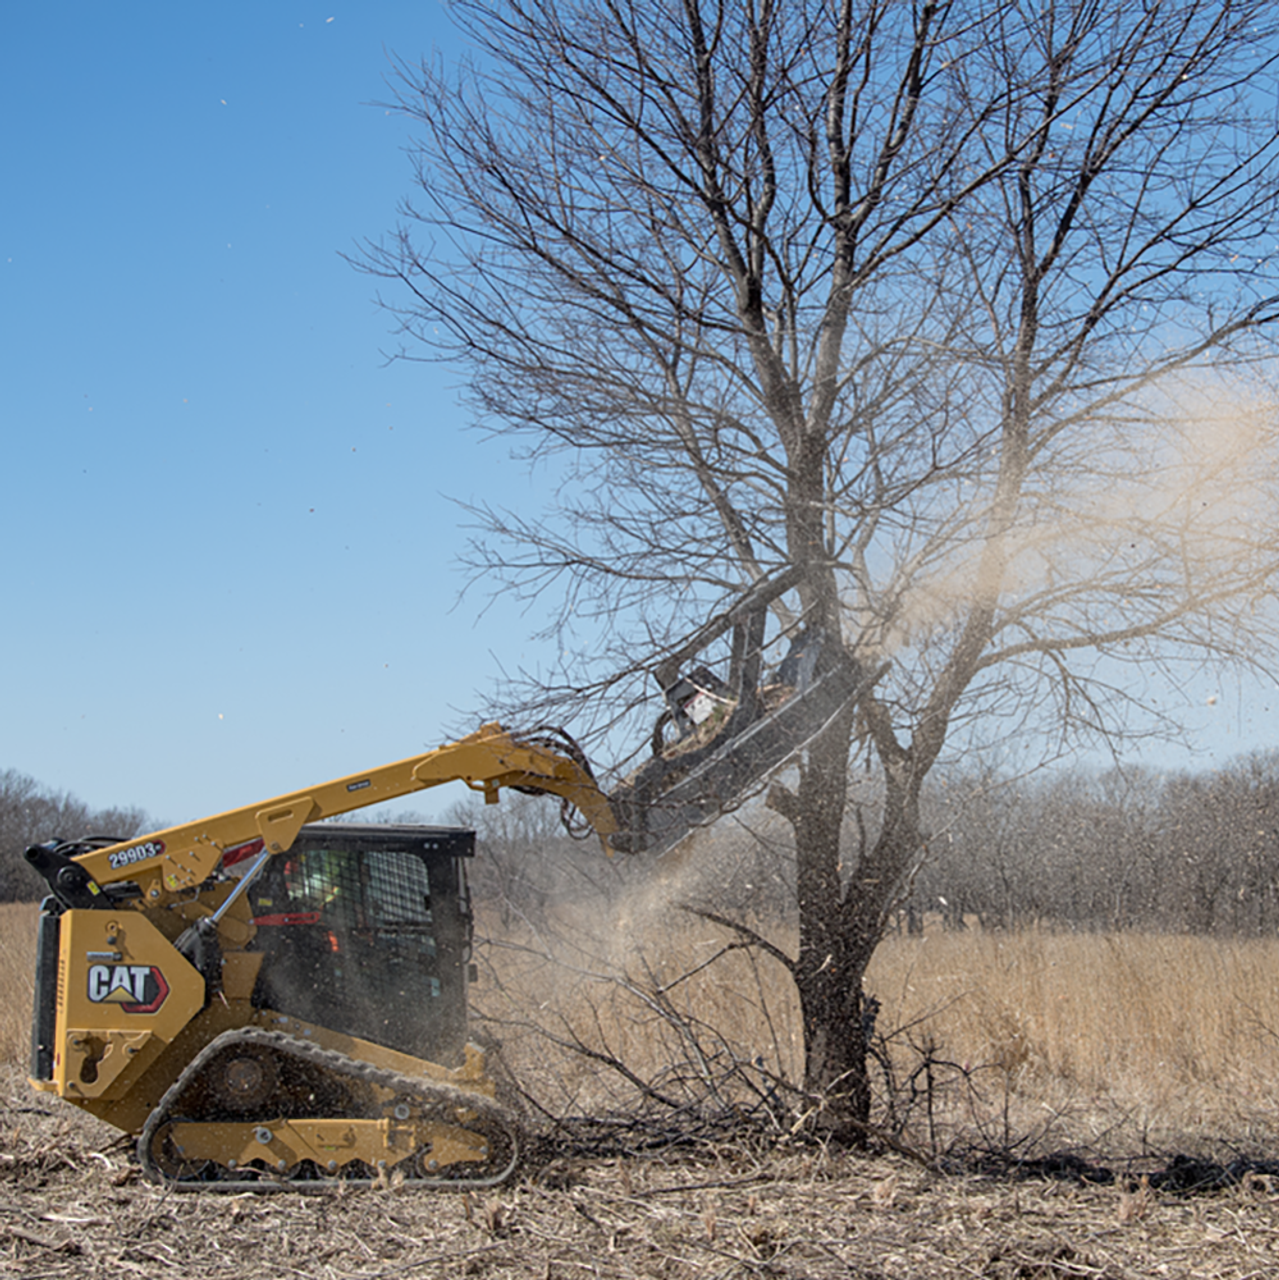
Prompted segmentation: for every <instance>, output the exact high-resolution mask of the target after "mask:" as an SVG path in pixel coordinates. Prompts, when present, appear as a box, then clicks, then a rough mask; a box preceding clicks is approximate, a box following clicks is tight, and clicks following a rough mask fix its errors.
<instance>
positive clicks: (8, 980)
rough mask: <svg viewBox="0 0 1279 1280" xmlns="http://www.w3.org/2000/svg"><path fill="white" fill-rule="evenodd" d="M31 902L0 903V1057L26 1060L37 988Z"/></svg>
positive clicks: (36, 909) (20, 1061)
mask: <svg viewBox="0 0 1279 1280" xmlns="http://www.w3.org/2000/svg"><path fill="white" fill-rule="evenodd" d="M37 914H38V908H37V907H35V906H34V905H33V904H31V903H24V902H10V903H0V991H3V992H4V998H3V999H2V1000H0V1061H3V1062H5V1063H18V1064H21V1065H22V1066H23V1067H25V1066H26V1064H27V1059H28V1057H29V1055H30V1047H31V1006H32V996H33V993H34V990H35V970H36V918H37Z"/></svg>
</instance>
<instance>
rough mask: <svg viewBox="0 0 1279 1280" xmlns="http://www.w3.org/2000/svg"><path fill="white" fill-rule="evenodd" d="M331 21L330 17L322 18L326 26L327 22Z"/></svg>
mask: <svg viewBox="0 0 1279 1280" xmlns="http://www.w3.org/2000/svg"><path fill="white" fill-rule="evenodd" d="M332 21H333V19H332V18H325V19H324V24H325V26H328V24H329V23H330V22H332Z"/></svg>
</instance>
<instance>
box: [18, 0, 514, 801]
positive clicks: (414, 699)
mask: <svg viewBox="0 0 1279 1280" xmlns="http://www.w3.org/2000/svg"><path fill="white" fill-rule="evenodd" d="M5 19H6V22H5V26H6V31H5V38H4V41H3V42H2V51H0V99H2V103H3V119H4V121H5V128H4V131H3V141H2V142H0V148H2V150H0V165H2V172H3V186H4V189H5V192H6V194H5V196H4V198H3V200H2V201H0V272H2V273H3V274H2V275H0V282H2V283H0V325H2V326H3V341H2V342H0V362H2V363H0V424H2V428H0V430H2V433H3V434H2V438H3V441H4V450H5V455H6V463H5V468H4V474H5V476H6V479H7V483H6V484H5V485H4V490H5V494H4V502H3V507H2V510H0V531H2V533H3V544H4V546H5V548H6V552H7V555H6V562H7V573H6V578H7V591H6V592H5V597H6V600H7V602H8V608H7V609H6V610H5V615H6V617H5V622H4V625H3V629H2V632H0V654H2V655H3V659H4V669H5V671H6V674H7V679H6V680H5V689H4V694H3V701H2V704H0V705H2V708H3V710H2V712H0V768H14V769H18V770H19V771H21V772H23V773H27V774H30V775H32V776H33V777H35V778H37V779H38V780H39V781H40V782H42V783H44V784H45V785H47V786H49V787H55V788H59V789H67V790H70V791H72V792H74V793H76V794H77V795H79V796H80V797H81V798H82V799H84V800H86V801H88V802H89V803H90V804H93V805H99V806H105V805H113V804H124V805H138V806H141V807H143V808H145V809H146V810H148V811H149V812H150V813H152V814H153V815H154V816H156V817H157V818H159V819H162V820H173V821H177V820H181V819H185V818H188V817H195V816H199V815H201V814H202V813H211V812H215V811H218V810H220V809H223V808H227V807H230V806H233V805H238V804H241V803H247V802H249V801H251V800H254V799H256V798H259V797H265V796H268V795H273V794H278V793H280V792H283V791H286V790H290V789H292V788H294V787H300V786H305V785H307V784H309V783H311V782H316V781H320V780H323V779H326V778H329V777H335V776H339V775H341V774H344V773H347V772H353V771H356V770H360V769H363V768H367V767H369V766H371V765H374V764H378V763H381V762H383V761H388V760H393V759H398V758H400V757H402V756H407V755H412V754H414V753H416V752H418V751H420V750H422V749H424V748H425V747H429V746H432V745H435V744H436V743H438V742H439V741H442V740H443V739H444V738H445V737H447V736H451V734H453V733H456V732H458V731H459V730H465V729H466V728H468V727H469V726H470V725H471V723H472V720H473V712H474V709H475V708H476V707H477V706H478V705H479V703H480V699H481V697H482V695H483V693H484V691H485V690H486V689H488V688H489V687H490V686H491V683H492V681H493V680H494V678H495V677H496V675H497V671H498V667H499V664H506V665H508V666H514V665H518V664H519V663H520V662H528V661H533V660H535V659H536V653H535V651H534V650H532V649H530V647H529V646H528V644H527V643H526V636H527V635H528V633H529V632H531V631H532V630H533V626H532V624H531V623H530V622H529V620H528V619H525V618H521V617H520V616H519V615H518V614H516V613H515V612H514V611H513V610H502V609H498V610H496V611H494V612H492V613H490V614H488V615H487V616H486V617H485V618H484V619H483V620H482V621H477V617H476V615H477V612H478V607H477V606H476V605H472V604H469V603H468V604H464V605H463V606H462V607H460V608H456V609H455V608H454V603H455V600H456V597H457V594H458V591H459V588H460V587H461V585H462V579H461V577H460V576H459V573H458V572H457V570H456V568H455V566H454V558H455V556H456V554H457V552H458V551H459V549H460V548H461V546H462V543H463V541H464V537H465V534H464V531H463V530H461V529H460V528H459V523H460V520H461V517H460V515H459V512H458V510H457V508H456V507H455V506H454V505H453V504H451V503H450V501H449V500H448V499H449V498H450V497H451V498H457V499H462V500H467V499H472V498H481V497H484V498H493V499H497V500H504V501H508V502H512V503H517V504H518V503H520V502H522V501H526V500H527V499H528V498H531V497H532V496H533V495H532V492H531V490H530V489H529V482H528V481H527V480H526V479H525V478H524V477H523V476H522V474H521V473H520V472H519V470H518V469H517V468H515V467H513V466H505V465H504V454H503V452H502V451H501V450H500V449H495V448H488V447H485V446H483V445H482V444H481V443H480V442H479V441H478V440H477V439H476V437H474V436H473V435H470V434H468V433H466V432H465V430H464V424H465V416H464V414H463V412H462V411H461V410H460V409H459V407H458V393H457V387H456V383H457V380H456V378H455V377H451V376H450V374H449V372H448V371H447V370H441V369H438V368H433V367H428V366H424V365H420V364H418V365H408V364H392V365H388V364H387V362H386V360H385V359H384V356H383V352H384V351H386V350H389V349H391V347H392V345H393V338H392V335H391V328H392V322H391V318H390V317H389V316H388V315H387V314H386V313H384V312H381V311H379V310H378V309H377V307H376V306H375V305H374V303H373V301H372V298H373V295H374V292H375V282H374V281H373V280H372V279H370V278H369V277H366V276H362V275H359V274H358V273H357V272H355V271H354V270H353V269H352V268H351V267H350V266H349V265H347V263H345V262H344V261H343V260H342V258H341V256H340V255H341V254H342V253H343V252H349V251H352V250H353V249H354V248H355V247H356V246H357V245H358V244H359V242H360V241H361V240H363V239H365V238H374V237H377V236H378V235H380V234H381V233H383V232H384V231H387V230H389V229H390V228H391V227H392V226H393V225H394V222H395V208H396V202H397V200H398V199H399V198H400V197H402V196H403V195H405V194H406V193H407V191H408V189H409V182H410V167H409V162H408V160H407V158H406V157H405V155H404V154H403V147H404V146H405V144H406V142H407V141H408V137H409V135H408V132H407V128H406V124H405V122H404V121H403V120H402V119H400V118H398V117H396V116H393V115H389V114H388V113H387V112H386V111H385V110H383V109H381V108H379V107H377V106H375V105H370V104H373V103H376V102H377V101H378V100H379V99H383V98H385V97H387V96H388V94H387V88H386V84H385V76H386V75H387V72H388V70H389V65H390V64H389V62H388V54H390V53H394V54H398V55H401V56H404V57H407V58H410V59H413V58H417V57H419V56H421V55H424V54H429V53H430V52H431V51H432V49H434V48H444V49H446V50H447V51H449V52H451V53H456V52H459V51H460V46H459V45H458V44H457V43H456V41H455V40H454V38H453V35H452V31H451V28H450V26H449V24H448V21H447V19H446V18H445V16H444V13H443V10H442V8H441V6H440V5H438V4H436V3H433V2H432V0H425V2H422V0H419V2H418V3H407V2H406V3H393V2H381V0H373V2H368V0H366V2H365V3H361V4H360V5H358V6H355V5H343V4H341V3H332V4H328V5H325V6H316V5H313V4H310V3H305V2H301V3H276V2H274V0H273V2H272V3H267V4H263V3H253V4H250V3H232V4H222V5H217V6H195V5H171V4H159V3H133V4H127V5H120V6H107V5H101V4H88V3H71V4H57V3H50V4H41V5H10V6H6V12H5ZM420 801H421V802H422V807H427V808H428V810H429V811H433V810H435V809H436V808H437V806H436V805H435V804H431V805H429V806H428V805H425V803H424V802H425V801H426V797H421V798H420Z"/></svg>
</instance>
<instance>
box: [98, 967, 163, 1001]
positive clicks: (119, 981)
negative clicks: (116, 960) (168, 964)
mask: <svg viewBox="0 0 1279 1280" xmlns="http://www.w3.org/2000/svg"><path fill="white" fill-rule="evenodd" d="M168 994H169V984H168V983H167V982H165V980H164V974H162V973H161V972H160V970H159V969H157V968H156V967H155V965H152V964H95V965H90V966H89V999H90V1000H91V1001H93V1003H94V1004H118V1005H119V1006H120V1008H121V1010H122V1011H123V1012H125V1013H154V1012H155V1011H156V1010H157V1009H158V1008H159V1007H160V1006H161V1005H162V1004H163V1003H164V1001H165V997H166V996H167V995H168Z"/></svg>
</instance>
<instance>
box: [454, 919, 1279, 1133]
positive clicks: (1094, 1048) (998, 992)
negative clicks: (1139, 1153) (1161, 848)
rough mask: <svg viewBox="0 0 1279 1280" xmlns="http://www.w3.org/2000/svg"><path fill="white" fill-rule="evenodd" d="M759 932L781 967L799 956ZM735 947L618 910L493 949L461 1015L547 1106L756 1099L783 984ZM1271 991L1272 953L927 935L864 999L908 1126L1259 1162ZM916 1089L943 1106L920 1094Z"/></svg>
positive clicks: (1276, 1045) (787, 1010)
mask: <svg viewBox="0 0 1279 1280" xmlns="http://www.w3.org/2000/svg"><path fill="white" fill-rule="evenodd" d="M637 924H641V925H642V927H637ZM761 931H763V932H769V931H765V930H761ZM769 936H770V939H771V940H772V941H774V942H776V943H777V944H778V945H780V946H781V947H782V948H783V949H786V950H788V951H792V950H793V946H794V939H793V938H791V937H786V936H785V935H784V934H783V935H782V936H778V934H777V932H776V931H772V932H769ZM732 943H733V936H732V935H731V934H730V933H728V932H727V931H724V930H720V929H717V928H715V927H714V926H710V925H705V924H702V923H701V922H699V921H695V920H692V919H690V918H689V917H688V916H686V915H680V914H679V913H669V914H667V913H657V914H653V913H649V912H647V911H640V912H638V913H637V912H634V911H633V910H630V909H628V908H625V907H624V908H623V909H622V910H621V911H619V912H618V913H616V914H615V915H613V916H606V915H593V916H592V917H590V918H583V917H580V916H579V917H578V918H577V919H576V920H574V921H572V922H571V923H570V922H567V921H563V920H560V921H558V922H555V923H553V924H552V925H550V926H549V927H548V928H546V929H543V930H542V931H540V932H537V931H533V930H531V929H526V930H525V931H523V932H516V933H514V934H511V933H507V934H500V933H495V934H492V935H490V941H489V944H488V945H487V947H485V948H484V954H485V956H486V958H487V959H488V960H489V962H490V968H489V970H488V973H487V974H486V981H485V983H483V984H482V985H481V987H480V988H479V990H478V991H477V992H476V1004H477V1007H478V1008H479V1010H480V1011H481V1012H482V1013H484V1014H486V1015H488V1016H489V1017H491V1018H492V1019H493V1021H494V1023H495V1024H496V1025H497V1026H498V1028H499V1032H500V1036H501V1038H503V1039H504V1040H505V1041H506V1043H507V1045H508V1050H509V1056H510V1059H511V1065H512V1067H513V1069H514V1070H515V1071H516V1073H517V1075H519V1076H520V1077H521V1078H522V1079H525V1080H527V1081H529V1082H531V1083H532V1086H533V1089H534V1091H535V1092H536V1093H538V1095H539V1096H540V1097H541V1098H543V1099H545V1101H546V1103H547V1105H548V1107H550V1108H552V1109H557V1108H566V1109H576V1110H590V1109H592V1108H595V1107H607V1106H609V1105H613V1104H616V1103H617V1102H619V1101H621V1100H623V1099H624V1098H625V1097H626V1096H627V1094H628V1091H630V1090H631V1089H632V1084H631V1082H629V1081H627V1080H626V1079H625V1077H624V1076H623V1074H622V1073H621V1072H620V1071H619V1070H618V1069H617V1066H618V1064H620V1065H622V1066H624V1067H626V1068H628V1069H629V1070H631V1071H632V1072H633V1073H634V1074H635V1075H636V1076H638V1077H640V1078H641V1079H643V1080H645V1081H648V1082H650V1083H653V1084H655V1085H656V1086H658V1087H659V1088H660V1087H663V1085H664V1083H665V1082H667V1081H669V1079H670V1076H671V1073H672V1072H673V1070H675V1068H676V1064H678V1065H679V1069H680V1070H683V1071H684V1072H686V1073H687V1072H689V1071H690V1070H691V1071H703V1072H704V1074H705V1075H706V1076H707V1077H708V1078H709V1077H711V1076H712V1075H713V1074H714V1071H715V1070H716V1069H717V1068H722V1067H723V1066H724V1064H725V1063H727V1062H730V1061H731V1062H733V1063H736V1064H739V1065H742V1064H745V1068H746V1072H747V1074H750V1071H751V1069H752V1068H754V1069H755V1079H756V1080H757V1081H758V1083H759V1087H760V1089H761V1091H768V1090H769V1088H770V1085H769V1082H770V1081H773V1080H775V1079H776V1078H778V1077H780V1078H783V1079H785V1080H789V1081H792V1082H794V1081H798V1080H800V1079H801V1078H802V1059H801V1039H800V1025H799V1016H798V1009H797V1005H796V1001H795V997H794V992H793V989H792V988H791V985H790V983H789V979H788V978H787V976H786V975H785V973H784V971H783V970H782V968H781V966H780V965H779V964H778V963H777V962H776V961H773V960H771V959H769V958H767V957H763V956H761V955H759V954H758V953H756V952H753V951H746V950H742V949H729V948H731V946H732ZM1276 975H1279V939H1274V940H1272V939H1263V940H1231V939H1218V938H1204V937H1191V936H1152V935H1143V934H1100V935H1099V934H1051V933H1042V932H1029V931H1028V932H1023V933H1017V934H1006V935H999V934H982V933H980V932H977V931H975V930H973V931H966V932H961V933H947V932H944V931H942V930H941V929H940V927H937V928H934V929H931V930H929V931H928V932H927V933H926V934H925V935H924V936H922V937H906V936H890V937H889V938H887V939H886V940H885V941H884V943H883V944H882V945H881V947H880V948H879V950H878V951H877V953H876V955H875V958H874V962H873V963H872V965H871V968H870V972H869V974H868V977H867V989H868V991H869V992H870V993H872V994H874V995H875V996H876V997H877V998H878V999H879V1000H880V1001H881V1004H882V1008H881V1009H880V1012H879V1016H878V1023H877V1031H878V1033H879V1035H880V1036H882V1037H883V1045H882V1050H883V1053H884V1057H885V1058H886V1060H887V1063H888V1064H889V1065H891V1069H892V1076H893V1081H892V1082H893V1086H894V1088H895V1089H896V1090H898V1096H897V1098H896V1099H895V1102H896V1103H897V1106H898V1112H899V1113H900V1111H901V1108H902V1106H903V1105H906V1106H907V1107H908V1106H909V1104H910V1102H911V1100H912V1097H913V1099H914V1102H915V1107H916V1111H917V1113H918V1117H919V1119H920V1122H921V1123H922V1122H923V1117H924V1115H925V1112H926V1111H929V1112H930V1114H929V1115H928V1117H927V1123H928V1124H929V1125H934V1124H937V1123H939V1122H940V1121H941V1120H943V1119H944V1124H945V1125H946V1126H948V1127H949V1132H950V1133H951V1134H952V1135H953V1134H955V1133H957V1132H958V1131H959V1130H961V1129H963V1130H964V1131H965V1132H966V1133H968V1134H969V1135H970V1136H977V1137H980V1136H981V1135H983V1134H984V1135H986V1136H988V1137H992V1138H995V1137H998V1138H1000V1139H1001V1140H1006V1139H1008V1138H1009V1137H1011V1136H1012V1135H1013V1134H1014V1132H1015V1133H1019V1134H1025V1133H1031V1132H1039V1133H1040V1134H1041V1136H1043V1138H1044V1139H1045V1140H1046V1141H1047V1140H1051V1138H1052V1136H1053V1134H1054V1133H1055V1134H1056V1135H1057V1136H1058V1137H1059V1138H1060V1139H1061V1140H1062V1141H1072V1142H1075V1141H1077V1142H1082V1143H1085V1144H1088V1143H1093V1142H1095V1143H1097V1144H1099V1145H1102V1146H1106V1147H1108V1148H1109V1149H1112V1150H1113V1149H1115V1148H1118V1147H1124V1148H1127V1149H1130V1150H1131V1149H1134V1148H1140V1147H1148V1148H1152V1149H1169V1148H1172V1147H1180V1148H1184V1147H1186V1146H1187V1145H1195V1146H1201V1147H1202V1146H1204V1145H1205V1144H1208V1145H1211V1144H1212V1143H1213V1142H1216V1141H1226V1142H1236V1143H1239V1144H1242V1145H1244V1146H1258V1145H1267V1146H1271V1145H1273V1144H1274V1142H1275V1141H1276V1139H1279V1126H1277V1125H1276V1122H1275V1121H1274V1120H1273V1119H1272V1112H1273V1111H1274V1105H1273V1104H1274V1092H1275V1087H1274V1083H1273V1082H1274V1081H1275V1079H1276V1077H1277V1076H1279V982H1276ZM548 1037H549V1040H548ZM551 1042H558V1047H557V1046H556V1044H554V1043H551ZM571 1045H577V1046H580V1047H582V1048H585V1049H586V1050H588V1051H589V1052H590V1053H592V1054H594V1055H595V1057H593V1058H583V1057H581V1056H580V1055H575V1054H574V1053H572V1052H570V1051H568V1049H567V1047H566V1046H571ZM601 1064H603V1066H602V1065H601ZM876 1070H877V1077H878V1083H879V1085H880V1087H881V1094H885V1093H886V1086H887V1084H888V1081H887V1079H886V1072H885V1071H884V1070H883V1069H882V1067H877V1069H876ZM912 1071H917V1078H916V1079H915V1080H914V1082H913V1083H912V1082H911V1081H910V1075H911V1072H912ZM925 1081H928V1082H931V1085H932V1087H933V1088H934V1089H935V1090H937V1092H938V1095H939V1096H938V1097H937V1098H933V1099H928V1100H926V1101H925V1100H923V1099H921V1098H920V1097H919V1094H920V1092H921V1091H922V1090H923V1089H924V1088H925V1087H926V1085H925ZM926 1103H927V1105H926ZM933 1104H935V1105H933ZM929 1136H930V1138H937V1135H936V1134H931V1135H929ZM938 1140H942V1141H944V1140H945V1139H944V1137H943V1138H940V1139H938Z"/></svg>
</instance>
